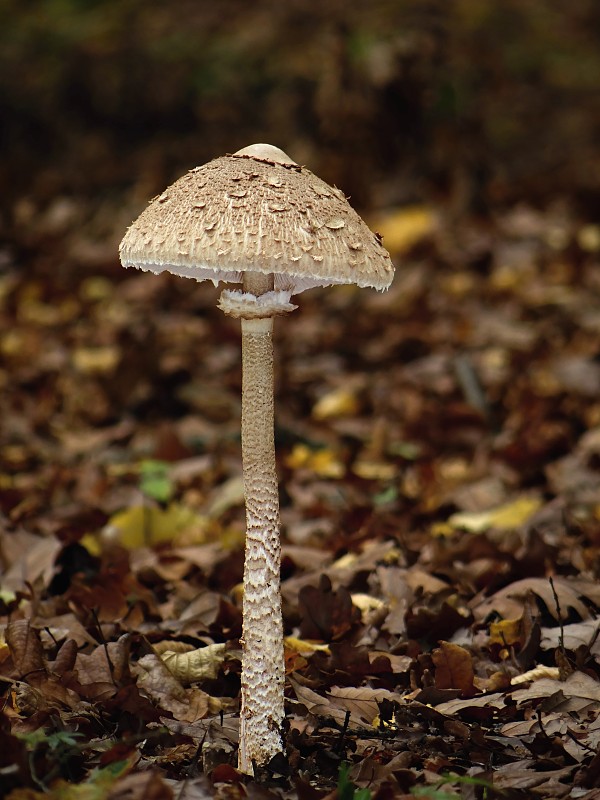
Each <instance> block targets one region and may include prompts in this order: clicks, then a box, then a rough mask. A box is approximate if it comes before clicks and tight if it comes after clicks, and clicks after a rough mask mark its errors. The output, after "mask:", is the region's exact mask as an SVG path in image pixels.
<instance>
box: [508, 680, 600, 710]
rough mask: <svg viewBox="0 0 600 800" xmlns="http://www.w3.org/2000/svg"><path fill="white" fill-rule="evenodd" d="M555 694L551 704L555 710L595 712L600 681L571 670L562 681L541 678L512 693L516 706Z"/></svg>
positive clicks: (599, 700) (599, 696) (599, 693)
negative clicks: (554, 699)
mask: <svg viewBox="0 0 600 800" xmlns="http://www.w3.org/2000/svg"><path fill="white" fill-rule="evenodd" d="M553 695H554V696H556V701H555V702H554V704H553V708H554V710H555V711H563V712H576V713H578V714H585V713H586V712H587V711H588V710H590V711H591V712H594V713H597V710H598V707H599V706H598V704H600V682H599V681H597V680H595V679H594V678H592V677H590V676H589V675H587V674H586V673H584V672H573V673H572V674H571V675H569V676H568V678H567V679H566V680H564V681H556V680H552V679H551V678H541V679H540V680H537V681H534V682H533V683H532V684H531V686H529V687H528V688H527V689H518V690H517V691H515V692H513V693H512V698H513V700H514V701H515V702H516V703H517V705H518V706H522V705H523V704H524V703H529V702H530V701H531V700H539V699H543V698H547V697H552V696H553Z"/></svg>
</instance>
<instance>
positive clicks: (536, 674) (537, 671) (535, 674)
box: [510, 665, 560, 686]
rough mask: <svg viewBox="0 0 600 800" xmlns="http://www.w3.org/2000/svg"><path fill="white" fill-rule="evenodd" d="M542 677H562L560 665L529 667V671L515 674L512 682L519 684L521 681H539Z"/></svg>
mask: <svg viewBox="0 0 600 800" xmlns="http://www.w3.org/2000/svg"><path fill="white" fill-rule="evenodd" d="M540 678H550V679H551V680H553V681H557V680H558V679H559V678H560V670H559V669H558V667H546V666H544V665H540V666H539V667H534V668H533V669H528V670H527V672H523V673H521V675H515V677H514V678H512V679H511V681H510V682H511V684H512V685H513V686H517V685H518V684H520V683H528V682H529V681H537V680H539V679H540Z"/></svg>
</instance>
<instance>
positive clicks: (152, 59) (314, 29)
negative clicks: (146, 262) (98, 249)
mask: <svg viewBox="0 0 600 800" xmlns="http://www.w3.org/2000/svg"><path fill="white" fill-rule="evenodd" d="M599 31H600V7H599V5H598V3H597V2H595V0H578V2H576V3H564V2H561V0H526V2H525V1H524V0H356V2H351V3H350V2H345V0H320V1H319V2H318V3H313V2H308V1H307V0H286V2H280V0H255V2H252V3H248V2H244V0H218V2H215V1H214V0H174V1H173V2H169V3H168V4H166V3H157V2H147V0H45V1H43V2H42V1H41V0H37V1H36V0H2V2H1V3H0V120H1V127H0V148H1V161H0V181H1V183H2V186H3V190H2V193H1V195H2V196H1V198H0V203H1V206H2V213H3V226H4V227H5V228H7V227H8V229H9V230H10V228H11V226H12V225H13V224H14V216H15V201H18V200H19V199H20V198H28V200H29V202H31V203H33V204H34V206H35V209H36V212H37V211H39V210H40V208H44V207H45V206H46V205H47V204H48V203H49V202H50V201H51V200H52V199H53V198H56V197H57V196H58V195H59V194H60V195H64V196H65V197H77V198H86V199H89V200H90V201H91V206H90V212H91V213H93V212H92V209H93V208H97V207H98V205H99V204H100V203H102V202H103V201H105V200H106V198H107V197H116V196H117V197H118V196H119V195H120V194H123V193H125V194H126V193H127V192H129V191H131V188H132V186H136V187H137V191H138V193H139V195H141V196H143V197H144V199H145V198H146V197H147V196H151V195H152V194H153V193H156V192H158V191H160V190H161V189H162V188H163V187H164V185H165V184H166V183H168V182H169V181H171V180H172V179H173V178H174V177H176V176H178V175H179V174H181V173H182V172H183V171H185V170H186V169H188V168H190V167H192V166H195V165H197V164H200V163H203V162H205V161H207V160H209V159H210V158H213V157H216V156H218V155H221V154H223V153H225V152H232V151H235V150H237V149H238V148H240V147H243V146H245V145H247V144H248V143H251V142H254V141H268V142H271V143H273V144H276V145H278V146H280V147H282V148H283V149H284V150H286V151H288V152H289V153H290V154H291V155H292V156H293V157H294V158H295V159H296V160H297V161H299V162H302V163H306V164H307V165H309V166H310V167H311V169H312V170H313V171H314V172H316V173H317V174H320V175H322V177H323V178H324V179H326V180H328V181H330V182H332V183H335V184H337V185H339V186H341V187H343V189H344V191H345V192H346V194H348V195H351V196H352V198H353V201H354V203H355V204H356V205H358V206H359V207H361V208H367V207H370V208H372V207H384V206H388V205H390V204H398V203H404V202H407V201H413V200H414V199H415V198H419V199H422V198H423V197H430V198H433V199H435V201H436V202H439V203H441V204H444V205H445V206H446V207H447V208H448V207H451V208H452V210H453V212H454V213H461V212H463V211H465V210H471V211H472V210H474V211H476V212H478V213H486V211H489V208H490V206H491V205H492V206H497V205H498V204H502V203H507V202H511V201H514V200H517V199H521V198H529V199H531V200H533V201H535V202H538V203H544V202H547V201H548V199H549V195H553V197H555V196H556V194H557V193H559V194H561V195H568V196H569V197H570V198H571V200H572V201H573V202H574V203H576V204H581V206H582V207H585V208H586V209H587V210H589V211H592V210H593V211H594V212H595V211H596V210H597V207H598V192H599V189H598V187H599V184H600V91H599V87H598V82H599V77H600V47H599V41H598V40H599V38H600V34H599ZM24 213H25V212H24V211H23V209H21V215H23V214H24ZM17 216H18V213H17Z"/></svg>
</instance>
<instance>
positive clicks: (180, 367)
mask: <svg viewBox="0 0 600 800" xmlns="http://www.w3.org/2000/svg"><path fill="white" fill-rule="evenodd" d="M599 78H600V4H599V3H598V2H597V0H577V2H573V3H566V2H563V0H354V2H345V1H344V0H319V2H308V0H285V2H284V1H283V0H254V2H246V0H170V2H168V3H164V2H149V1H148V0H44V1H43V2H42V0H0V185H1V187H2V191H1V192H0V270H1V272H0V329H1V330H0V355H1V357H2V360H3V362H4V365H3V366H2V367H0V387H1V388H2V395H1V397H0V420H1V423H0V424H1V426H2V430H0V447H1V448H2V449H1V453H2V457H3V459H4V462H5V464H6V471H7V473H9V474H11V475H12V474H17V475H18V479H15V480H13V478H12V477H11V478H6V481H5V483H4V484H2V480H0V500H2V508H3V509H4V510H5V511H6V513H9V514H10V515H11V519H12V520H13V521H19V520H25V519H26V520H28V524H29V525H30V526H33V527H35V526H41V527H42V528H44V526H47V525H48V524H49V523H48V515H47V509H48V508H49V507H52V508H60V507H62V505H63V504H66V505H67V506H68V504H69V503H77V502H79V503H80V504H82V505H83V506H84V507H87V508H90V507H99V508H101V509H102V515H103V516H102V519H103V520H106V518H107V515H109V514H110V513H112V512H114V511H115V510H116V509H118V508H121V507H123V506H124V505H127V503H128V502H129V501H128V500H126V499H124V498H123V497H122V496H121V495H119V494H118V489H119V486H120V485H121V484H122V481H123V478H122V476H120V475H116V474H113V473H111V472H110V469H112V467H113V466H114V462H115V461H117V462H125V461H131V460H132V459H133V460H135V459H139V458H144V457H148V456H152V457H154V458H159V459H165V460H167V461H177V460H178V459H180V458H183V457H185V456H186V455H188V456H189V455H190V454H192V455H193V454H197V453H206V452H210V453H213V454H217V455H215V458H216V459H217V461H218V459H219V458H221V455H222V453H223V448H224V447H225V445H224V442H227V447H229V448H230V451H228V452H230V455H231V460H230V462H228V463H227V465H223V463H222V462H218V463H219V464H220V466H218V468H216V469H215V472H214V473H211V474H210V475H208V477H205V481H206V486H204V488H203V489H202V491H201V492H200V495H198V496H195V497H193V498H192V499H190V498H188V502H189V503H192V504H195V505H197V506H202V503H203V502H205V498H206V492H209V491H210V490H212V489H213V488H214V486H216V485H217V484H219V482H222V481H223V480H224V479H225V478H226V477H228V476H230V475H232V474H235V473H236V470H238V471H239V441H238V438H239V381H240V367H239V358H240V352H239V326H237V325H236V324H235V323H234V322H233V321H232V320H229V319H226V318H225V317H223V315H222V314H221V313H220V312H219V311H218V310H216V309H215V302H216V295H217V292H216V291H215V290H213V288H212V286H207V285H206V284H195V283H192V282H190V281H183V280H181V279H175V278H171V277H170V276H168V275H165V276H161V277H160V278H156V277H155V276H152V275H141V274H140V273H138V272H137V271H135V270H128V271H126V270H123V269H121V267H120V265H119V261H118V254H117V250H118V244H119V241H120V239H121V238H122V236H123V234H124V231H125V229H126V227H127V226H128V225H129V224H130V223H131V221H132V220H133V219H134V218H135V217H137V215H138V214H139V213H140V212H141V211H142V209H143V208H144V207H145V205H146V203H147V202H148V200H149V198H151V197H153V196H155V195H157V194H159V193H160V192H162V191H163V190H164V188H165V187H166V186H167V185H168V184H169V183H171V182H172V181H174V180H175V179H176V178H177V177H179V176H180V175H181V174H183V173H184V172H185V171H186V170H188V169H190V168H192V167H194V166H196V165H199V164H202V163H204V162H206V161H208V160H210V159H212V158H214V157H217V156H220V155H222V154H224V153H227V152H234V151H236V150H237V149H239V148H241V147H243V146H246V145H248V144H250V143H253V142H261V141H266V142H269V143H272V144H274V145H277V146H278V147H281V148H282V149H284V150H285V151H286V152H288V153H289V154H290V155H291V156H292V157H293V158H294V159H295V160H297V161H298V162H299V163H302V164H306V165H307V166H308V167H309V168H310V169H311V170H312V171H313V172H315V173H317V174H318V175H319V176H321V177H322V178H324V179H325V180H327V181H329V182H330V183H333V184H335V185H337V186H339V187H340V188H341V189H342V190H343V191H344V192H345V194H346V195H347V196H349V197H350V199H351V202H352V204H353V205H354V206H355V207H356V208H357V209H358V210H359V211H360V212H361V213H363V215H364V216H365V218H366V219H367V221H368V222H369V224H371V225H372V227H373V228H374V229H376V230H378V231H379V232H380V233H382V234H383V236H384V244H385V245H386V246H387V247H388V249H389V250H390V252H391V254H392V256H393V258H394V261H395V263H396V266H397V274H396V279H395V283H394V286H393V287H392V289H391V291H390V292H388V293H387V294H385V295H378V294H377V293H375V292H362V291H361V292H354V291H352V289H351V288H350V287H346V288H337V289H335V288H333V289H331V290H324V291H323V292H307V293H305V294H303V295H302V296H301V299H300V305H301V307H302V313H300V312H298V313H296V314H294V315H292V316H291V317H290V319H289V320H283V321H281V324H278V325H277V337H278V352H279V354H280V356H279V370H278V398H279V400H278V402H279V412H278V414H279V425H280V426H281V429H280V430H279V432H278V437H279V439H278V441H279V446H280V450H279V452H280V458H281V461H282V465H280V466H283V465H284V463H287V462H286V459H287V458H288V456H290V454H291V456H290V457H292V461H291V462H289V463H291V465H292V466H291V467H289V469H288V473H287V475H286V474H284V475H283V477H284V482H285V483H287V485H288V486H289V485H290V481H291V479H292V478H293V477H294V474H295V473H294V470H295V469H296V468H301V467H302V465H303V464H304V462H303V461H302V459H303V458H304V457H305V456H306V459H308V462H307V463H309V466H310V465H311V464H312V466H310V469H312V470H313V472H312V473H311V474H313V475H314V474H316V475H317V476H318V475H319V474H323V475H324V476H325V477H327V478H330V477H331V476H338V477H339V476H342V477H343V476H344V475H353V476H354V477H353V478H352V480H354V479H360V480H365V481H366V483H365V484H364V490H365V494H364V496H363V497H362V499H361V500H360V503H364V507H365V508H367V509H368V508H370V504H371V499H370V498H371V496H372V493H373V492H374V491H377V490H378V487H379V488H380V489H381V491H382V492H383V494H382V495H381V496H382V497H384V499H385V498H386V497H388V495H386V494H385V492H386V491H387V490H388V489H389V492H390V494H389V498H391V500H392V501H393V502H394V503H396V505H395V506H394V509H395V513H396V512H397V513H398V517H397V518H396V519H395V521H394V523H393V526H392V527H393V528H394V530H398V526H404V527H406V528H409V527H410V526H411V525H412V524H413V522H412V521H411V518H410V517H409V516H408V515H407V509H409V508H411V509H413V510H414V509H417V511H418V512H419V513H421V512H423V513H427V514H434V515H435V512H436V509H437V510H439V509H443V508H446V507H447V504H448V502H450V503H451V504H452V503H454V502H455V499H452V498H453V496H452V498H451V500H450V501H449V500H448V497H449V496H450V495H449V494H448V492H450V490H451V488H452V486H455V485H457V484H462V483H465V482H469V481H474V480H476V479H478V478H481V477H482V476H486V475H488V476H489V474H491V472H493V471H494V470H495V469H501V470H505V471H504V472H502V475H501V477H500V478H499V479H498V481H499V483H498V484H495V485H499V486H501V491H500V494H499V495H498V496H496V495H494V499H495V500H497V501H498V502H499V501H501V500H502V499H504V498H505V497H506V496H507V494H510V491H511V490H512V489H514V487H516V486H519V485H522V486H524V487H530V486H542V487H545V488H546V489H547V488H548V480H549V479H548V474H547V472H546V471H545V464H546V462H548V461H549V460H551V459H554V458H560V457H562V456H565V454H567V453H569V452H570V451H571V450H572V448H573V447H574V446H575V444H576V443H577V441H578V440H579V437H581V436H582V434H583V433H584V432H585V431H586V430H587V429H589V428H592V427H595V426H596V425H599V424H600V404H599V403H598V402H597V397H598V396H600V367H599V366H598V365H599V359H598V354H599V353H600V314H599V312H598V308H599V304H598V297H599V296H600V278H599V277H598V276H599V275H600V271H599V270H598V258H599V254H600V226H599V225H598V219H599V215H600V91H599ZM292 317H293V318H292ZM284 323H285V324H284ZM328 397H329V398H330V400H331V402H330V405H328V406H327V405H326V411H323V410H322V406H321V405H320V403H321V401H322V400H323V398H328ZM326 402H327V401H326ZM120 425H121V426H124V427H119V426H120ZM115 426H117V427H115ZM228 437H229V438H228ZM117 443H119V444H118V445H117ZM298 444H301V445H303V446H307V447H309V450H310V448H314V447H317V448H318V447H325V448H326V453H329V455H331V454H333V455H331V457H332V458H333V457H334V456H335V458H336V459H337V461H335V463H334V466H330V465H329V466H328V464H327V463H325V465H324V466H323V465H322V464H321V466H319V464H320V462H318V464H317V465H315V464H313V463H312V462H311V461H310V458H309V456H307V455H306V452H305V451H299V452H300V456H298V455H296V456H294V453H295V452H296V451H295V450H294V447H295V446H296V445H298ZM482 448H483V450H484V451H485V452H484V455H483V456H482V457H481V458H479V456H478V455H477V454H478V452H479V450H481V449H482ZM478 449H479V450H478ZM302 453H304V456H303V455H302ZM309 455H310V453H309ZM479 455H481V453H479ZM327 457H329V456H327ZM444 458H447V463H446V462H445V461H444ZM478 458H479V460H478ZM294 459H295V460H294ZM306 459H305V460H306ZM365 463H367V467H365V466H364V464H365ZM61 464H62V465H63V466H62V467H61V466H59V465H61ZM81 464H85V465H86V470H87V471H82V470H80V469H79V467H78V465H81ZM102 464H104V465H105V466H102ZM107 464H108V467H106V465H107ZM368 464H375V465H376V466H375V467H369V466H368ZM457 464H459V466H458V467H457ZM98 465H100V466H98ZM299 465H300V466H299ZM361 465H362V466H361ZM377 465H379V466H377ZM382 465H383V466H382ZM105 467H106V468H105ZM109 467H110V469H109ZM302 468H303V467H302ZM290 470H291V472H290ZM292 473H294V474H292ZM94 475H95V476H96V477H94ZM44 476H45V477H44ZM357 476H358V478H357ZM1 477H2V476H1V475H0V478H1ZM107 481H108V483H107ZM370 481H375V484H371V483H370ZM192 483H193V481H192ZM109 486H110V487H112V488H113V489H114V490H115V491H116V492H117V495H115V497H114V498H112V499H111V498H109V499H107V495H106V493H107V491H108V488H107V487H109ZM382 487H383V488H382ZM386 487H387V488H386ZM197 488H198V487H197V486H196V489H197ZM338 488H339V487H338ZM347 488H348V487H346V489H347ZM205 490H206V492H205ZM552 490H553V491H558V489H557V488H556V486H553V489H552ZM336 491H337V489H336ZM599 496H600V495H599ZM486 498H487V495H486ZM488 500H489V498H488ZM288 501H289V498H288V500H287V501H286V502H288ZM236 502H237V503H238V512H239V513H240V514H241V509H240V507H239V497H238V499H237V500H236ZM294 502H295V503H296V504H297V503H298V502H299V501H298V498H296V499H295V501H294ZM348 502H349V503H350V505H351V504H352V503H351V502H350V501H348ZM352 502H354V501H352ZM390 502H391V501H390ZM490 502H491V501H490ZM360 503H359V505H360ZM333 505H334V506H335V503H333ZM483 505H485V503H483ZM288 506H290V507H291V501H289V502H288ZM15 509H16V510H15ZM327 509H329V501H327V503H325V505H324V506H323V507H322V506H319V507H318V508H317V510H316V511H315V516H316V517H319V519H321V520H322V519H323V518H324V516H325V515H326V514H327V513H329V512H330V511H331V509H329V511H327ZM311 513H312V512H311ZM331 513H332V514H333V515H334V516H335V514H337V513H338V512H337V511H333V512H331ZM339 513H341V512H339ZM365 513H366V512H365ZM440 513H441V512H440ZM360 519H362V518H361V517H360V515H358V516H357V518H356V520H355V522H353V523H352V524H351V525H350V528H351V529H352V528H360V525H361V524H362V523H361V522H360ZM63 523H64V520H63ZM63 523H53V525H54V526H55V528H56V529H60V530H61V531H62V530H63V527H61V526H62V525H63ZM86 525H87V523H86ZM242 526H243V522H242V521H241V516H240V527H242ZM53 529H54V528H53ZM79 533H81V531H80V530H79ZM61 535H65V536H66V535H70V534H61ZM77 535H79V534H77ZM73 536H75V534H73Z"/></svg>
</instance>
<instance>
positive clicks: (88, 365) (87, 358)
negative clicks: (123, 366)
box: [73, 347, 121, 375]
mask: <svg viewBox="0 0 600 800" xmlns="http://www.w3.org/2000/svg"><path fill="white" fill-rule="evenodd" d="M120 360H121V351H120V349H119V348H118V347H78V348H76V349H75V350H74V351H73V366H74V367H75V369H76V370H77V372H83V373H84V374H86V375H91V374H95V375H97V374H102V373H104V372H112V371H113V370H114V368H115V367H116V366H117V364H118V363H119V361H120Z"/></svg>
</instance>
